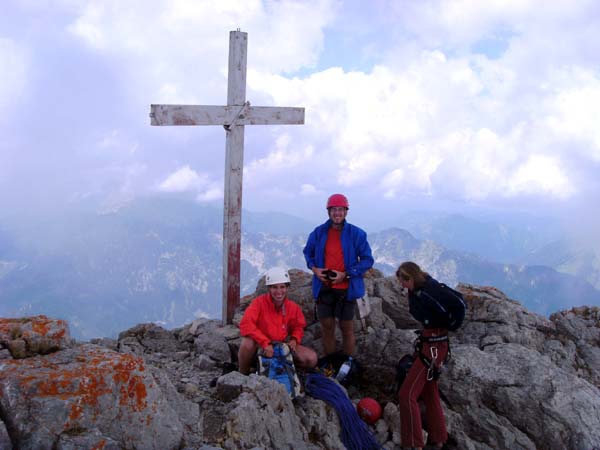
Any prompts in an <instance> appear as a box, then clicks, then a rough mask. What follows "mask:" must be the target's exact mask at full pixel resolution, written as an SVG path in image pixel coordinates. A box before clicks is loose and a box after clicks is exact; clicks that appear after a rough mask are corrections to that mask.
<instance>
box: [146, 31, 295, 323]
mask: <svg viewBox="0 0 600 450" xmlns="http://www.w3.org/2000/svg"><path fill="white" fill-rule="evenodd" d="M247 50H248V33H244V32H242V31H240V30H239V29H238V30H237V31H231V32H230V33H229V73H228V80H227V105H226V106H213V105H154V104H153V105H150V118H151V120H150V124H151V125H153V126H162V125H175V126H187V125H191V126H195V125H223V127H224V128H225V131H226V136H225V189H224V193H223V194H224V199H223V307H222V319H223V324H224V325H225V324H230V323H232V322H233V314H234V312H235V309H236V308H237V307H238V305H239V304H240V260H241V241H242V180H243V177H242V175H243V173H242V172H243V168H244V127H245V125H274V124H280V125H283V124H288V125H299V124H303V123H304V108H292V107H273V106H250V102H247V101H246V61H247Z"/></svg>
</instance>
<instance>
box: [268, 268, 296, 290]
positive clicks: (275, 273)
mask: <svg viewBox="0 0 600 450" xmlns="http://www.w3.org/2000/svg"><path fill="white" fill-rule="evenodd" d="M289 282H290V275H289V274H288V271H287V270H285V269H284V268H283V267H273V268H272V269H269V270H267V273H266V274H265V284H266V285H267V286H271V285H273V284H281V283H289Z"/></svg>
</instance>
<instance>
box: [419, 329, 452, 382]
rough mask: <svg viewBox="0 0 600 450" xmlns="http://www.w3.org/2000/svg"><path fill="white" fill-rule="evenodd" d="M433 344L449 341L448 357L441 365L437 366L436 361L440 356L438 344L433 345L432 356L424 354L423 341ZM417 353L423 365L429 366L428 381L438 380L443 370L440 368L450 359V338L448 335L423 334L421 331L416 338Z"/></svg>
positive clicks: (430, 350) (431, 348)
mask: <svg viewBox="0 0 600 450" xmlns="http://www.w3.org/2000/svg"><path fill="white" fill-rule="evenodd" d="M424 342H425V343H427V344H431V343H436V344H437V343H438V342H448V353H447V354H446V358H444V360H443V361H441V362H440V367H439V368H438V367H436V365H435V363H436V360H437V357H438V349H437V346H432V347H430V349H429V352H430V354H431V358H429V357H427V356H425V355H424V354H423V343H424ZM415 353H416V354H417V357H418V358H419V359H420V360H421V362H422V363H423V365H424V366H425V367H426V368H427V381H432V380H437V379H438V378H439V377H440V375H441V373H442V371H441V370H440V368H441V367H442V366H443V365H444V364H445V363H446V362H448V361H449V360H450V340H449V339H448V335H447V334H446V335H443V336H423V335H422V333H419V336H418V337H417V339H415Z"/></svg>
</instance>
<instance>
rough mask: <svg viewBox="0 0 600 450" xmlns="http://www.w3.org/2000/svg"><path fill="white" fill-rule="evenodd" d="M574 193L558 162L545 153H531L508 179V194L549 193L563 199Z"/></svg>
mask: <svg viewBox="0 0 600 450" xmlns="http://www.w3.org/2000/svg"><path fill="white" fill-rule="evenodd" d="M574 193H575V189H574V187H573V186H572V185H571V183H570V182H569V180H568V178H567V177H566V176H565V174H564V173H563V171H562V170H561V168H560V162H559V161H557V160H556V159H554V158H551V157H548V156H545V155H531V156H530V157H529V158H528V159H527V161H526V162H525V163H524V164H523V165H521V166H520V167H519V169H518V170H517V171H516V172H515V174H514V175H513V176H512V177H511V178H510V179H509V180H508V195H510V196H515V195H519V194H534V195H535V194H542V195H545V194H550V195H552V196H554V197H557V198H560V199H565V198H568V197H570V196H571V195H573V194H574Z"/></svg>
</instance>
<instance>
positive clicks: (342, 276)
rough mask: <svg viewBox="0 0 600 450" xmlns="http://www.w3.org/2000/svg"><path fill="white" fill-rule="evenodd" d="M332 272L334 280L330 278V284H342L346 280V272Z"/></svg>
mask: <svg viewBox="0 0 600 450" xmlns="http://www.w3.org/2000/svg"><path fill="white" fill-rule="evenodd" d="M332 272H335V278H330V280H331V284H338V283H342V282H343V281H344V280H345V279H346V272H338V271H337V270H333V271H332Z"/></svg>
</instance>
